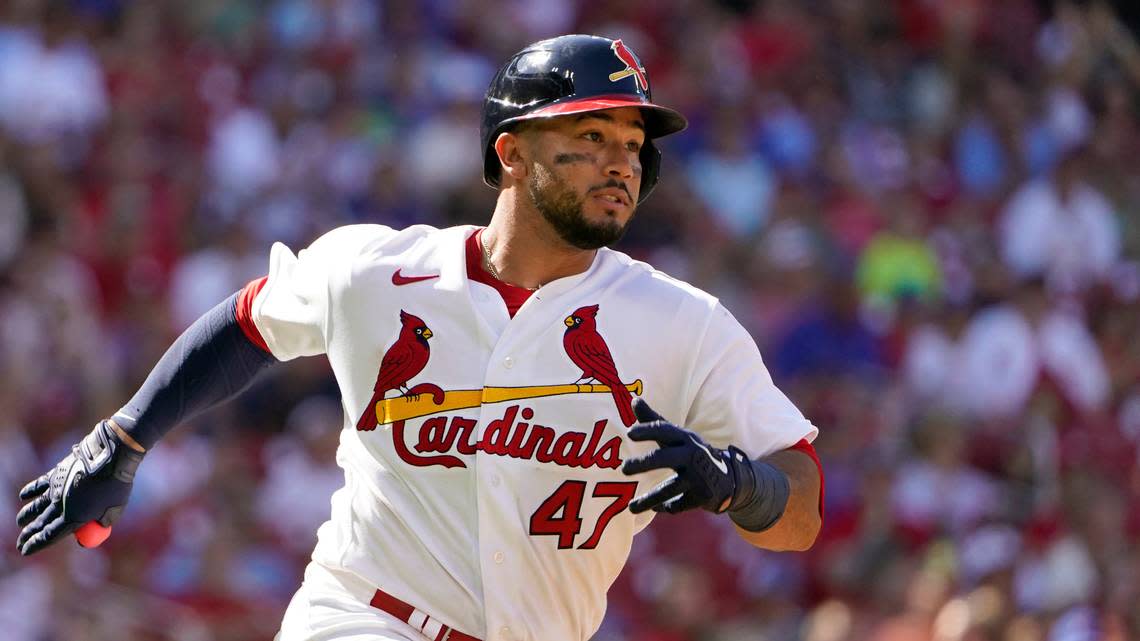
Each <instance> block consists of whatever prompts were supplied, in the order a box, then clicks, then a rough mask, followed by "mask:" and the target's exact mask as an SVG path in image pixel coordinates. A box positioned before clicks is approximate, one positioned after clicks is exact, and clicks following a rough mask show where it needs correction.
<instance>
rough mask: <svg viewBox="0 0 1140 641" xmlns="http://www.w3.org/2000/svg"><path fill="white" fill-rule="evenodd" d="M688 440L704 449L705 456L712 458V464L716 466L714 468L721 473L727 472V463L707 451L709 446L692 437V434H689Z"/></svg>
mask: <svg viewBox="0 0 1140 641" xmlns="http://www.w3.org/2000/svg"><path fill="white" fill-rule="evenodd" d="M689 440H691V441H692V442H693V443H694V444H695V445H696V446H697V447H699V448H701V450H703V451H704V453H705V456H707V457H709V459H711V460H712V462H713V465H715V466H716V469H718V470H720V473H721V474H728V465H725V463H724V461H723V460H721V459H720V458H718V457H715V456H713V453H712V452H710V451H709V447H708V446H707V445H705V444H704V443H702V442H700V441H698V440H697V439H696V438H695V437H693V435H692V434H690V435H689Z"/></svg>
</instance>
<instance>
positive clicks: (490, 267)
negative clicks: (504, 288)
mask: <svg viewBox="0 0 1140 641" xmlns="http://www.w3.org/2000/svg"><path fill="white" fill-rule="evenodd" d="M479 244H480V245H481V246H482V247H483V264H484V265H486V266H487V271H488V272H490V274H491V276H492V277H493V278H494V279H495V280H497V281H499V282H501V283H507V281H505V280H503V277H502V276H500V275H499V270H497V269H495V264H494V263H492V262H491V248H490V247H488V246H487V244H486V243H484V242H483V239H482V238H480V239H479ZM507 284H508V285H510V284H511V283H507ZM514 286H515V287H522V286H521V285H514ZM523 289H529V290H530V291H532V292H533V291H536V290H537V289H538V288H537V287H523Z"/></svg>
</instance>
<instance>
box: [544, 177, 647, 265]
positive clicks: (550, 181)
mask: <svg viewBox="0 0 1140 641" xmlns="http://www.w3.org/2000/svg"><path fill="white" fill-rule="evenodd" d="M533 169H534V172H533V175H534V178H533V179H532V180H529V181H527V193H528V194H529V195H530V199H531V201H532V202H533V203H534V206H535V208H536V209H538V212H539V213H540V214H542V217H543V219H545V220H546V222H547V223H549V224H550V226H551V227H553V228H554V231H555V233H557V234H558V236H559V237H560V238H561V239H562V240H563V241H564V242H566V243H567V244H569V245H570V246H572V247H577V248H578V249H585V250H595V249H601V248H602V247H608V246H609V245H612V244H614V243H616V242H617V241H619V240H621V237H622V236H623V235H625V230H626V228H627V227H629V223H630V222H632V221H633V216H632V215H630V217H629V220H627V221H626V222H625V224H624V225H622V224H619V223H618V222H617V221H616V220H607V221H604V222H600V223H592V222H590V221H589V220H587V219H586V216H585V214H583V213H582V206H583V205H584V204H585V199H583V198H582V197H580V196H578V195H577V194H576V193H574V190H573V189H571V188H570V186H569V185H567V184H566V182H565V181H563V180H562V179H561V178H559V177H558V176H556V175H554V174H553V173H552V172H550V170H548V169H546V168H545V167H541V166H540V165H534V166H533ZM607 186H608V185H607Z"/></svg>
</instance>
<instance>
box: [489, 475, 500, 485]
mask: <svg viewBox="0 0 1140 641" xmlns="http://www.w3.org/2000/svg"><path fill="white" fill-rule="evenodd" d="M502 482H503V479H502V478H500V477H499V475H498V474H492V475H491V487H499V483H502Z"/></svg>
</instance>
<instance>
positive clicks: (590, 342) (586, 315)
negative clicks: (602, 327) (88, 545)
mask: <svg viewBox="0 0 1140 641" xmlns="http://www.w3.org/2000/svg"><path fill="white" fill-rule="evenodd" d="M597 315H598V306H597V305H587V306H586V307H579V308H578V309H576V310H574V313H572V314H570V315H569V316H567V317H566V320H564V321H563V322H564V323H565V324H566V333H565V334H564V335H563V336H562V346H563V347H565V348H566V355H567V356H569V357H570V360H571V361H573V362H574V364H575V365H577V366H578V367H580V368H582V376H580V377H579V378H578V380H579V381H582V380H587V381H588V380H591V379H593V380H596V381H598V382H599V383H601V384H603V385H606V386H607V387H609V388H610V393H611V394H613V397H614V403H615V404H616V405H617V410H618V414H619V415H620V416H621V422H622V423H625V426H626V427H629V426H630V425H633V424H634V422H635V421H636V417H635V416H634V414H633V407H632V403H633V396H631V395H630V393H629V390H628V389H626V386H625V384H623V383H622V382H621V377H619V376H618V371H617V366H615V365H614V357H613V356H612V355H611V354H610V348H609V347H608V346H607V345H606V341H605V339H603V338H602V335H601V334H599V333H598V323H597V318H596V317H597Z"/></svg>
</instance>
